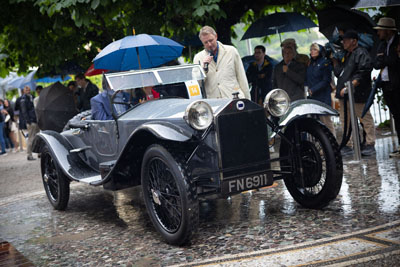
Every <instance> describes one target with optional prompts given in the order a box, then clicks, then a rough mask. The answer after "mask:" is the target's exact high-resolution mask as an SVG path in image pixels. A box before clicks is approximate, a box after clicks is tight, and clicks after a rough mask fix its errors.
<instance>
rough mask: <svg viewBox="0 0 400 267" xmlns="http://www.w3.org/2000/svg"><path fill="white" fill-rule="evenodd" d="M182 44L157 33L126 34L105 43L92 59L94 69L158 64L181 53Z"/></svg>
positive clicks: (127, 68)
mask: <svg viewBox="0 0 400 267" xmlns="http://www.w3.org/2000/svg"><path fill="white" fill-rule="evenodd" d="M182 49H183V46H182V45H180V44H178V43H177V42H175V41H173V40H171V39H168V38H165V37H162V36H158V35H148V34H139V35H133V36H127V37H124V38H122V39H120V40H117V41H115V42H112V43H111V44H109V45H107V46H106V47H105V48H104V49H103V50H102V51H101V52H100V53H99V54H98V55H97V56H96V57H95V58H94V59H93V62H94V67H95V69H108V70H114V71H126V70H135V69H146V68H152V67H157V66H160V65H162V64H164V63H167V62H169V61H171V60H173V59H175V58H177V57H179V56H180V55H181V54H182Z"/></svg>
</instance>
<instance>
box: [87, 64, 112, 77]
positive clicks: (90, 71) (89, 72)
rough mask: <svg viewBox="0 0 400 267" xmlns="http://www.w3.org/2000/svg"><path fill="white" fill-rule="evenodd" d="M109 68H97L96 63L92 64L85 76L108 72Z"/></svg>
mask: <svg viewBox="0 0 400 267" xmlns="http://www.w3.org/2000/svg"><path fill="white" fill-rule="evenodd" d="M107 71H108V70H105V69H95V68H94V64H92V65H90V67H89V68H88V69H87V71H86V72H85V76H94V75H99V74H103V73H106V72H107Z"/></svg>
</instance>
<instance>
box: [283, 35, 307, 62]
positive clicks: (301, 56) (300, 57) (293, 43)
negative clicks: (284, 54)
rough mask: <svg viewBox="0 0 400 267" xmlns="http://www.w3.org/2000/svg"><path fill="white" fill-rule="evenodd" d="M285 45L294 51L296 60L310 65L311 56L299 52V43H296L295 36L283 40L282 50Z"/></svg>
mask: <svg viewBox="0 0 400 267" xmlns="http://www.w3.org/2000/svg"><path fill="white" fill-rule="evenodd" d="M285 47H291V48H292V49H293V51H294V60H296V61H297V62H299V63H302V64H304V65H305V66H306V67H308V63H309V62H310V58H309V57H308V56H307V55H305V54H299V53H298V52H297V44H296V40H295V39H293V38H288V39H285V40H283V42H282V43H281V48H282V51H283V49H284V48H285Z"/></svg>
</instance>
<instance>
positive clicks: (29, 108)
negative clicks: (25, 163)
mask: <svg viewBox="0 0 400 267" xmlns="http://www.w3.org/2000/svg"><path fill="white" fill-rule="evenodd" d="M19 105H20V106H19V108H20V113H19V116H20V118H22V119H23V120H24V121H25V122H26V128H27V129H28V144H27V154H28V157H27V158H28V160H35V158H34V157H33V156H32V143H33V139H34V138H35V136H36V134H37V133H38V132H39V126H38V125H37V120H36V113H35V107H34V105H33V96H32V95H31V88H30V87H29V86H28V85H26V86H25V87H24V94H23V95H22V97H21V101H20V104H19Z"/></svg>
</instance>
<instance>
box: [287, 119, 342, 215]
mask: <svg viewBox="0 0 400 267" xmlns="http://www.w3.org/2000/svg"><path fill="white" fill-rule="evenodd" d="M296 129H297V130H296ZM285 136H286V137H287V138H288V139H289V140H290V142H291V143H292V144H293V145H294V147H293V148H290V146H289V145H288V144H287V142H285V141H284V140H282V141H281V147H280V157H288V158H287V159H284V160H281V161H280V164H281V170H282V171H289V172H291V174H285V175H284V182H285V185H286V188H287V189H288V191H289V193H290V194H291V195H292V197H293V198H294V199H295V200H296V201H297V202H298V203H300V204H301V205H302V206H304V207H307V208H312V209H321V208H323V207H325V206H327V205H328V204H329V202H330V201H332V200H333V199H335V198H336V196H337V195H338V194H339V191H340V187H341V185H342V179H343V162H342V157H341V154H340V151H339V145H338V143H337V142H336V139H335V137H334V136H333V135H332V133H331V132H330V131H329V130H328V128H326V127H325V126H324V125H323V124H321V123H320V122H318V121H316V120H314V119H310V118H304V119H299V120H297V121H295V122H294V123H293V124H292V125H289V126H288V128H287V129H286V131H285ZM296 136H297V138H296ZM296 139H297V140H299V141H300V149H299V150H300V155H297V154H298V152H296V151H298V149H296V141H295V140H296ZM296 158H297V159H299V160H298V161H296ZM299 161H300V162H301V166H302V167H303V179H302V178H301V173H300V168H299V166H298V165H299V164H298V162H299Z"/></svg>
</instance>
